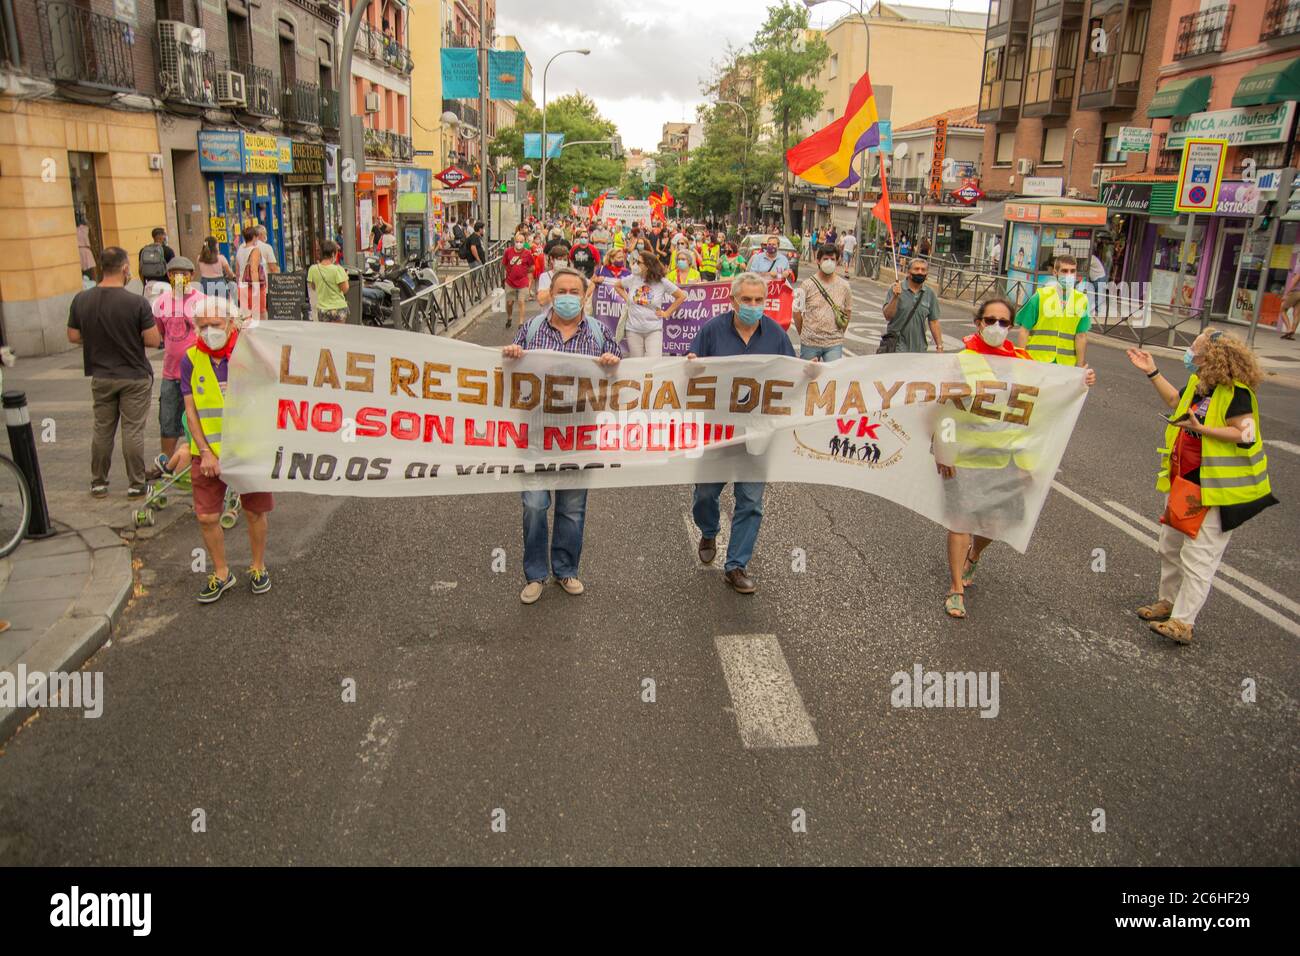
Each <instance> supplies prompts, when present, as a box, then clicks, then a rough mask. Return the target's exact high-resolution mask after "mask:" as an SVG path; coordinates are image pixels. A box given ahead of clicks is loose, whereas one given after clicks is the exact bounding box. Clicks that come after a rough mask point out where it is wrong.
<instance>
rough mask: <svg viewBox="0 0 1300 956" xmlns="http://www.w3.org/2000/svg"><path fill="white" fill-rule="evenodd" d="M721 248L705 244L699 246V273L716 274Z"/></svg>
mask: <svg viewBox="0 0 1300 956" xmlns="http://www.w3.org/2000/svg"><path fill="white" fill-rule="evenodd" d="M721 251H722V247H721V246H719V245H718V244H717V243H714V244H713V245H709V244H708V243H707V242H706V243H704V244H703V245H702V246H700V271H701V272H717V271H718V254H719V253H720V252H721Z"/></svg>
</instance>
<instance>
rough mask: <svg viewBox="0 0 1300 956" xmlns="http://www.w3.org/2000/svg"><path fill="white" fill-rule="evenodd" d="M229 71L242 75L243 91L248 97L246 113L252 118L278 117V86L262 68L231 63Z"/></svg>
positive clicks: (267, 71) (272, 77) (248, 64)
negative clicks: (251, 115) (250, 114)
mask: <svg viewBox="0 0 1300 956" xmlns="http://www.w3.org/2000/svg"><path fill="white" fill-rule="evenodd" d="M230 69H231V70H233V71H234V72H236V73H242V74H243V75H244V90H245V92H246V93H247V95H248V106H246V107H245V109H246V110H247V112H249V113H252V114H253V115H254V116H278V115H280V84H279V82H278V81H277V80H276V78H275V74H274V73H272V72H271V71H270V70H268V69H267V68H266V67H264V66H254V65H253V64H251V63H238V62H232V63H231V64H230Z"/></svg>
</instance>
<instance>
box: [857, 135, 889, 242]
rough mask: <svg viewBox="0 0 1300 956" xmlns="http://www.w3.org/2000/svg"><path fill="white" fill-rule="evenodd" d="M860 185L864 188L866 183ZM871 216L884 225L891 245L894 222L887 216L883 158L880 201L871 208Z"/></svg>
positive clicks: (887, 189) (887, 190)
mask: <svg viewBox="0 0 1300 956" xmlns="http://www.w3.org/2000/svg"><path fill="white" fill-rule="evenodd" d="M862 185H863V186H865V185H866V183H863V184H862ZM871 215H873V216H875V217H876V218H877V219H879V220H880V221H881V222H883V223H884V224H885V228H886V229H888V230H889V242H890V245H893V242H894V221H893V219H892V218H890V215H889V183H888V182H887V181H886V180H885V163H884V158H883V157H881V163H880V199H878V200H877V201H876V204H875V205H874V206H872V207H871Z"/></svg>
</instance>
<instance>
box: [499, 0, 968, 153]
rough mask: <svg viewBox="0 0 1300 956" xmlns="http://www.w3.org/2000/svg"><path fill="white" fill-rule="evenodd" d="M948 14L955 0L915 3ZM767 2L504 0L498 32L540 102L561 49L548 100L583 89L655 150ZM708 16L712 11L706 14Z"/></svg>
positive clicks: (626, 136) (830, 13)
mask: <svg viewBox="0 0 1300 956" xmlns="http://www.w3.org/2000/svg"><path fill="white" fill-rule="evenodd" d="M907 2H908V3H909V4H910V5H912V6H927V7H935V8H939V9H947V8H948V6H949V0H907ZM951 5H952V7H953V9H955V10H979V11H982V12H987V11H988V6H989V4H988V0H951ZM766 7H767V3H766V2H765V0H651V2H649V3H644V4H631V3H628V4H624V3H620V2H615V3H610V2H608V0H596V2H595V3H588V4H581V3H577V2H575V0H497V32H498V33H503V34H511V33H512V34H514V35H515V36H517V37H518V38H519V42H520V44H522V46H523V47H524V49H525V50H527V51H528V58H529V60H530V61H531V63H532V64H533V71H534V74H535V76H534V79H533V97H534V99H536V100H537V101H538V103H540V102H541V98H542V70H543V68H544V67H545V66H546V61H547V60H549V59H550V58H551V57H552V56H553V55H554V54H555V53H557V52H559V51H560V50H566V49H572V48H584V47H585V48H589V49H590V50H591V55H590V56H581V55H579V54H576V53H571V54H565V55H564V56H561V57H559V58H557V59H556V60H555V62H554V64H552V66H551V69H550V73H549V74H548V78H547V97H548V99H554V98H556V97H558V96H563V95H564V94H566V93H572V92H573V91H574V90H576V89H580V90H582V91H583V92H584V93H586V94H587V95H588V96H590V97H591V98H592V99H594V100H595V101H596V103H597V105H599V107H600V110H601V112H602V113H603V114H604V115H605V116H607V117H609V118H610V119H612V120H613V121H614V122H615V123H617V124H618V127H619V131H620V133H621V134H622V136H623V143H624V145H625V146H626V147H628V148H629V149H630V148H633V147H636V148H641V149H648V150H653V149H654V147H655V145H656V144H657V143H658V142H659V136H660V133H661V132H662V127H663V124H664V123H666V122H669V121H673V122H681V121H683V120H693V119H694V118H695V107H696V106H697V105H699V104H700V103H702V102H703V96H702V94H701V93H700V85H701V83H702V82H704V81H705V80H706V79H707V78H708V77H709V76H710V75H711V73H712V69H711V67H712V64H713V63H715V62H717V61H721V60H722V59H723V58H724V54H725V52H726V49H727V45H728V44H729V43H730V44H731V45H732V46H735V47H743V46H745V45H747V44H748V43H749V42H750V41H751V40H752V39H753V37H754V34H755V32H756V31H757V30H758V28H759V26H760V25H762V22H763V20H764V19H765V16H766ZM847 10H848V8H847V7H846V6H845V5H844V4H843V3H839V2H827V3H823V4H821V5H820V6H818V7H815V8H814V9H813V11H812V18H813V19H812V22H813V25H814V26H824V25H829V24H830V23H833V22H834V21H835V20H836V19H838V18H839V16H840V15H841V14H843V13H845V12H847ZM701 13H704V14H705V15H703V16H701Z"/></svg>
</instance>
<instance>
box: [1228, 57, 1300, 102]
mask: <svg viewBox="0 0 1300 956" xmlns="http://www.w3.org/2000/svg"><path fill="white" fill-rule="evenodd" d="M1287 100H1300V57H1296V58H1295V59H1291V60H1273V61H1271V62H1269V63H1265V64H1264V65H1263V66H1257V67H1255V69H1253V70H1251V71H1250V72H1249V73H1247V74H1246V75H1245V76H1243V77H1242V78H1241V81H1240V82H1239V83H1238V84H1237V92H1235V93H1233V94H1232V105H1233V106H1263V105H1264V104H1265V103H1285V102H1286V101H1287Z"/></svg>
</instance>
